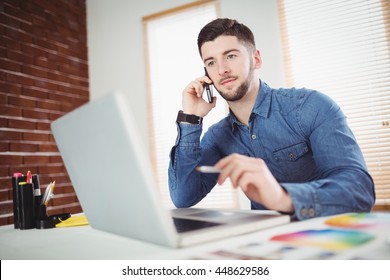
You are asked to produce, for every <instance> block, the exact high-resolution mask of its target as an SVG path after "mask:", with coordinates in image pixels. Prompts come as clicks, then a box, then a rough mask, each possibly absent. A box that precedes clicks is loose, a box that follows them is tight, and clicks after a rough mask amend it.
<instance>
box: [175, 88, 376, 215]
mask: <svg viewBox="0 0 390 280" xmlns="http://www.w3.org/2000/svg"><path fill="white" fill-rule="evenodd" d="M177 128H178V137H177V140H176V145H175V146H174V147H173V148H172V150H171V154H170V164H169V170H168V175H169V189H170V195H171V199H172V201H173V203H174V204H175V206H176V207H191V206H193V205H195V204H196V203H198V202H199V201H200V200H202V198H204V197H205V196H206V195H207V194H208V193H209V192H210V191H211V190H212V188H213V187H214V186H215V185H216V181H217V175H215V174H204V173H199V172H197V171H196V170H195V168H196V167H197V166H198V165H214V164H215V163H216V162H218V160H220V159H221V158H223V157H225V156H227V155H229V154H232V153H238V154H242V155H246V156H249V157H256V158H261V159H263V160H264V161H265V162H266V164H267V166H268V168H269V169H270V171H271V172H272V174H273V175H274V177H275V178H276V180H277V181H278V182H279V183H280V185H281V186H282V187H283V188H284V189H285V190H286V191H287V192H288V193H289V195H290V196H291V198H292V201H293V204H294V207H295V213H294V215H295V216H296V218H297V219H299V220H302V219H306V218H312V217H319V216H326V215H333V214H338V213H345V212H368V211H370V210H371V208H372V206H373V204H374V201H375V192H374V184H373V181H372V178H371V176H370V175H369V174H368V171H367V167H366V164H365V161H364V158H363V155H362V152H361V150H360V148H359V146H358V144H357V143H356V140H355V138H354V135H353V134H352V131H351V130H350V128H349V127H348V124H347V121H346V117H345V116H344V114H343V113H342V111H341V109H340V107H339V106H338V105H337V104H336V103H335V102H334V101H333V100H332V99H330V98H329V97H328V96H326V95H324V94H322V93H319V92H317V91H313V90H308V89H305V88H303V89H296V88H291V89H272V88H270V87H269V86H268V85H267V84H266V83H264V82H261V86H260V89H259V94H258V97H257V100H256V103H255V105H254V108H253V110H252V114H251V116H250V120H249V126H246V125H244V124H242V123H240V122H239V121H238V120H237V119H236V117H235V116H234V114H233V113H232V112H230V114H229V115H228V116H227V117H225V118H224V119H222V120H221V121H220V122H218V123H216V124H214V125H213V126H211V127H210V128H209V130H208V131H207V132H206V133H205V134H204V136H203V137H202V140H200V138H201V133H202V125H201V124H200V125H193V124H183V123H181V124H178V125H177ZM251 207H252V209H265V208H264V207H263V205H261V204H258V203H256V202H254V201H251Z"/></svg>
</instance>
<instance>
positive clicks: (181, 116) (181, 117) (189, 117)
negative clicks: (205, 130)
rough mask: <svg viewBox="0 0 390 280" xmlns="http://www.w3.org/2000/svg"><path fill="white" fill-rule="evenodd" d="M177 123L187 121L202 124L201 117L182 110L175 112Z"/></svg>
mask: <svg viewBox="0 0 390 280" xmlns="http://www.w3.org/2000/svg"><path fill="white" fill-rule="evenodd" d="M176 122H177V123H189V124H202V122H203V118H202V117H199V116H197V115H194V114H186V113H184V112H183V111H179V112H178V114H177V119H176Z"/></svg>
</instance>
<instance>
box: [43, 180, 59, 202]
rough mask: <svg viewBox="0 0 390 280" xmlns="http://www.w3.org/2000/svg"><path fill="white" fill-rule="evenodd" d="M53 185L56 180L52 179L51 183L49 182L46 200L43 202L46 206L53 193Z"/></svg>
mask: <svg viewBox="0 0 390 280" xmlns="http://www.w3.org/2000/svg"><path fill="white" fill-rule="evenodd" d="M55 185H56V181H53V183H51V184H50V188H49V193H48V194H47V197H46V200H45V202H44V204H45V205H46V206H47V205H48V204H49V201H50V199H51V198H52V197H53V195H54V187H55Z"/></svg>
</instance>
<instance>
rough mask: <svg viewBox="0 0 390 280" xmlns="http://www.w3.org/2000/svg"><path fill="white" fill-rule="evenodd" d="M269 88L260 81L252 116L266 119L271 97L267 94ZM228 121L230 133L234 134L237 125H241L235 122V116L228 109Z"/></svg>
mask: <svg viewBox="0 0 390 280" xmlns="http://www.w3.org/2000/svg"><path fill="white" fill-rule="evenodd" d="M270 91H271V88H270V87H269V86H268V85H267V84H266V83H265V82H263V81H261V80H260V89H259V93H258V94H257V98H256V102H255V105H254V106H253V109H252V114H251V115H253V114H256V115H258V116H260V117H262V118H268V116H269V112H270V110H271V95H270V94H269V93H270ZM229 120H230V123H231V125H232V131H233V132H234V131H235V130H236V128H237V126H238V125H242V123H241V122H240V121H238V120H237V118H236V116H235V115H234V114H233V112H232V111H231V110H230V109H229Z"/></svg>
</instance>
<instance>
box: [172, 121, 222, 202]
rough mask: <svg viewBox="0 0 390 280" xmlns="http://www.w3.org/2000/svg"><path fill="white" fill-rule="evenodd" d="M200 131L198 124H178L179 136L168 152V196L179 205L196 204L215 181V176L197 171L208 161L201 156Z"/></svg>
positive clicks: (202, 150) (202, 154) (202, 153)
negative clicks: (198, 167)
mask: <svg viewBox="0 0 390 280" xmlns="http://www.w3.org/2000/svg"><path fill="white" fill-rule="evenodd" d="M201 133H202V128H201V126H200V125H188V124H180V125H178V138H177V141H176V145H175V146H174V147H173V148H172V151H171V154H170V163H169V169H168V176H169V181H168V182H169V191H170V195H171V199H172V201H173V203H174V204H175V206H176V207H179V208H181V207H190V206H193V205H195V204H196V203H198V202H199V201H200V200H201V199H202V198H204V197H205V196H206V195H207V194H208V193H209V192H210V190H211V189H212V188H213V186H214V185H215V182H216V176H215V175H210V174H208V175H207V174H202V173H199V172H197V171H196V167H197V166H198V165H201V164H206V162H209V160H211V159H209V158H208V157H207V156H204V148H202V147H201V144H200V135H201ZM208 154H209V155H210V154H212V153H208Z"/></svg>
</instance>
